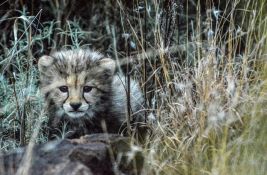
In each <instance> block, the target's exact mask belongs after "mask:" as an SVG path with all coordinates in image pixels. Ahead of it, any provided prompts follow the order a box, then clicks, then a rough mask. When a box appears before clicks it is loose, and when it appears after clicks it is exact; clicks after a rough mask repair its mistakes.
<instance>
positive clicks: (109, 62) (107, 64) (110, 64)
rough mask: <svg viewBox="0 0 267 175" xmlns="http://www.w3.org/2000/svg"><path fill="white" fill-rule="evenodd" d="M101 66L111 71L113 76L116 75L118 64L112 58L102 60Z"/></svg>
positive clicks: (100, 61)
mask: <svg viewBox="0 0 267 175" xmlns="http://www.w3.org/2000/svg"><path fill="white" fill-rule="evenodd" d="M99 66H100V67H101V68H102V69H104V70H108V71H110V74H111V75H113V74H114V73H115V69H116V64H115V61H114V60H113V59H111V58H102V59H101V60H99Z"/></svg>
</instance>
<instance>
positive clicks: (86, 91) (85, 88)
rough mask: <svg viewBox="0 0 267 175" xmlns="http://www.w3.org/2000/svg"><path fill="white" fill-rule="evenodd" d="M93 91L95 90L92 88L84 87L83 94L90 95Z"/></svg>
mask: <svg viewBox="0 0 267 175" xmlns="http://www.w3.org/2000/svg"><path fill="white" fill-rule="evenodd" d="M92 89H93V87H92V86H84V87H83V92H84V93H89V92H91V90H92Z"/></svg>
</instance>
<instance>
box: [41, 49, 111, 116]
mask: <svg viewBox="0 0 267 175" xmlns="http://www.w3.org/2000/svg"><path fill="white" fill-rule="evenodd" d="M38 69H39V72H40V88H41V91H42V93H43V94H44V96H45V99H46V103H47V105H48V110H49V112H50V114H51V113H52V114H53V115H56V116H59V117H62V116H65V117H70V118H81V117H87V118H91V117H94V115H95V113H97V112H100V111H103V110H104V109H105V108H106V106H105V105H108V103H107V101H108V100H109V96H110V92H111V85H112V79H113V75H114V72H115V62H114V60H112V59H110V58H105V57H103V56H102V55H101V54H99V53H97V52H93V51H91V50H82V49H79V50H66V51H58V52H54V53H52V54H51V55H49V56H48V55H45V56H42V57H41V58H40V59H39V62H38Z"/></svg>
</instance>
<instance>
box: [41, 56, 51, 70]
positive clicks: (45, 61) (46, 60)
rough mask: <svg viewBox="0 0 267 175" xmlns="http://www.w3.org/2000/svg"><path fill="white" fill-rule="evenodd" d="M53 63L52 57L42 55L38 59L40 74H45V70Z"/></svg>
mask: <svg viewBox="0 0 267 175" xmlns="http://www.w3.org/2000/svg"><path fill="white" fill-rule="evenodd" d="M53 61H54V58H53V57H50V56H48V55H44V56H42V57H41V58H39V61H38V70H39V71H40V72H46V71H47V68H48V67H49V66H51V65H52V63H53Z"/></svg>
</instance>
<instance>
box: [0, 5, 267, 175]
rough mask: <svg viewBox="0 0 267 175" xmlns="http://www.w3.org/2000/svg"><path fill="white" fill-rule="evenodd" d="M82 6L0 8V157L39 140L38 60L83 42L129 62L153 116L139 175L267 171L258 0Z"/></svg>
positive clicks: (266, 88) (263, 31)
mask: <svg viewBox="0 0 267 175" xmlns="http://www.w3.org/2000/svg"><path fill="white" fill-rule="evenodd" d="M85 2H87V1H84V2H82V1H81V2H80V3H81V4H82V5H81V4H79V3H78V2H77V4H76V5H77V6H76V7H75V5H74V4H73V3H72V1H60V0H54V1H50V2H49V3H48V2H38V3H35V4H34V3H26V2H24V1H20V2H19V3H18V5H17V6H7V4H8V3H9V2H6V3H7V4H2V5H1V6H0V9H1V11H0V13H1V16H2V18H1V20H0V27H1V30H2V32H1V37H0V41H1V42H0V47H1V49H0V71H1V75H0V82H1V83H0V150H1V151H4V152H8V151H12V150H14V149H16V148H17V147H19V146H21V145H27V144H29V143H32V142H34V143H44V142H46V141H47V136H46V134H45V133H44V132H42V127H40V126H44V125H45V124H46V121H47V116H46V114H45V112H44V105H43V99H42V97H41V94H40V92H39V90H38V71H37V66H36V63H37V61H38V58H39V57H40V56H41V55H43V54H49V52H50V51H53V50H54V49H58V48H62V47H66V48H80V47H88V46H89V47H90V48H93V49H96V50H99V51H101V52H103V53H104V54H106V55H109V56H111V57H113V58H115V59H118V60H120V61H121V65H122V70H126V69H127V66H126V64H125V63H127V59H129V58H130V59H131V65H130V69H131V71H130V72H131V76H133V78H135V79H137V80H139V82H140V85H141V87H142V90H143V92H144V94H145V98H146V101H147V102H148V106H149V110H150V111H153V113H154V114H155V116H156V118H157V121H156V122H155V123H154V124H151V127H152V128H153V133H152V135H151V136H150V137H149V138H148V139H147V142H146V143H145V145H143V147H142V149H143V153H144V156H145V158H146V159H145V168H144V174H182V175H184V174H192V175H194V174H225V175H227V174H253V175H254V174H255V175H257V174H259V175H260V174H262V175H263V174H265V172H267V159H266V156H265V155H266V154H267V150H266V148H267V140H266V134H267V127H266V124H267V120H266V117H267V116H266V114H267V113H266V112H267V111H266V109H265V106H266V104H267V100H266V99H267V96H266V93H267V82H266V80H267V74H266V70H267V64H266V53H267V52H266V51H267V47H266V46H267V42H266V37H267V18H266V10H265V9H267V3H266V2H265V1H264V0H261V1H245V0H240V1H238V0H234V1H228V0H225V1H221V8H220V9H218V7H217V6H216V4H212V3H208V1H207V2H205V3H204V2H202V1H198V2H196V3H195V4H194V3H192V2H193V1H188V2H186V3H184V4H183V3H182V2H181V1H178V2H175V1H162V2H160V3H159V2H158V1H145V2H146V3H142V2H141V1H131V2H130V1H127V2H124V1H111V0H110V1H104V2H102V1H90V2H87V3H85ZM167 2H169V3H170V4H168V3H167ZM187 4H188V6H187ZM39 5H40V6H41V7H42V9H40V8H39ZM204 7H205V8H207V9H204ZM60 9H62V11H61V10H60ZM100 9H101V10H100ZM138 9H139V11H138ZM144 9H147V10H144ZM103 11H104V13H103ZM218 14H219V15H218ZM60 21H61V22H60ZM130 56H131V57H130ZM33 133H35V134H33ZM33 135H34V136H33Z"/></svg>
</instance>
